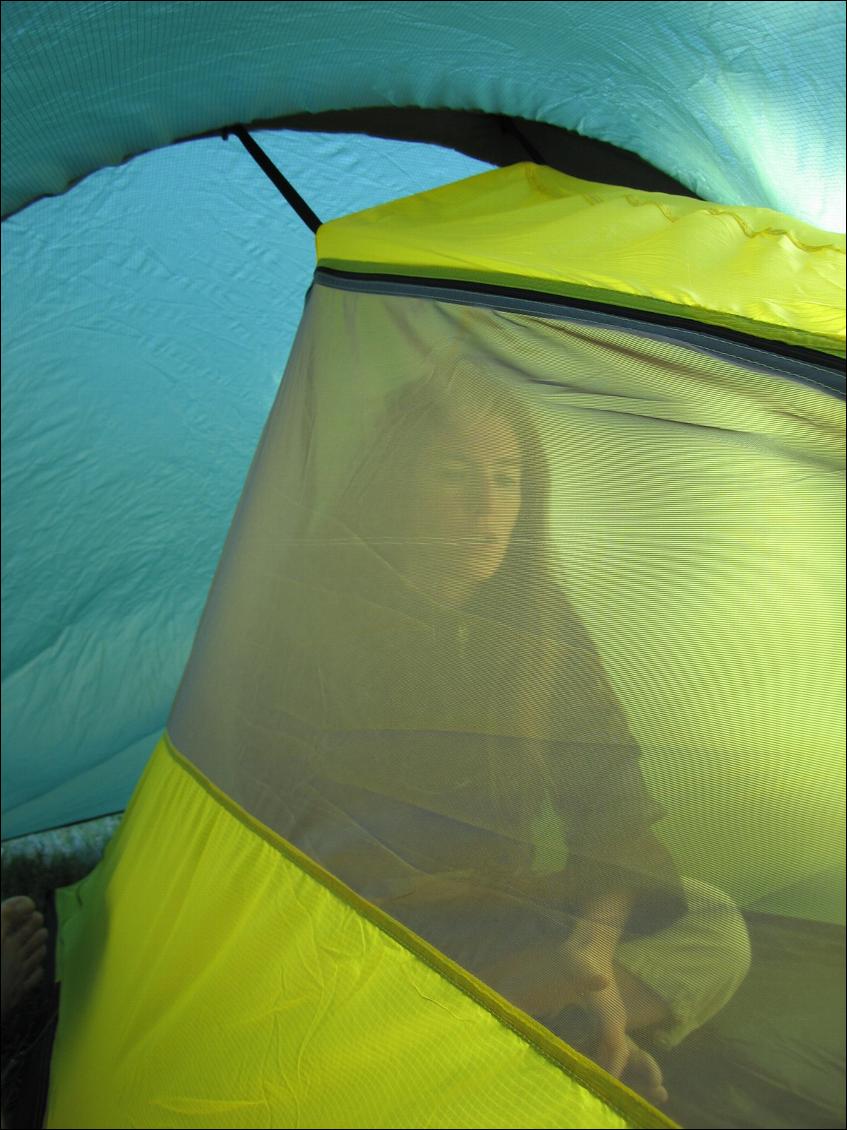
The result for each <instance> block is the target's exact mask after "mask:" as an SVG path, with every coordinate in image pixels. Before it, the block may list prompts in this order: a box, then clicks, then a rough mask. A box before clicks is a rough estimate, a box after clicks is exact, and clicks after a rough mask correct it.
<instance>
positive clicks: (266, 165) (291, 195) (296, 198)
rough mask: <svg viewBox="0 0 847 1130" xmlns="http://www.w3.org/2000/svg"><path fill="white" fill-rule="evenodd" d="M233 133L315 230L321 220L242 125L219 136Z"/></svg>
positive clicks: (314, 230)
mask: <svg viewBox="0 0 847 1130" xmlns="http://www.w3.org/2000/svg"><path fill="white" fill-rule="evenodd" d="M231 133H234V134H235V136H236V137H237V138H238V140H239V141H240V142H241V144H242V145H243V146H244V148H245V149H246V150H247V152H248V153H249V154H250V156H251V157H252V158H253V160H254V161H255V162H256V164H257V165H258V166H259V168H260V169H261V170H262V172H263V173H264V174H265V175H266V176H267V177H268V179H269V180H270V181H272V182H273V184H274V185H275V186H276V187H277V188H278V189H279V191H280V192H281V193H282V195H283V196H284V197H285V199H286V200H287V201H288V203H289V204H290V205H291V207H292V208H293V209H294V211H295V212H296V213H297V215H298V216H299V217H300V219H301V220H302V221H303V223H304V224H305V225H306V227H307V228H308V229H309V230H310V231H313V232H316V231H317V230H318V228H319V227H320V226H321V221H320V220H319V219H318V217H317V216H316V215H315V213H314V212H313V211H312V209H311V208H310V207H309V205H308V204H307V203H306V201H305V200H304V199H303V197H302V196H301V195H300V193H299V192H298V191H297V189H296V188H295V187H294V185H292V184H290V183H289V182H288V181H287V180H286V179H285V177H284V176H283V175H282V173H281V172H280V171H279V169H278V168H277V167H276V165H275V164H274V163H273V161H272V160H271V159H270V157H269V156H268V155H267V153H265V151H264V149H262V148H261V147H260V146H258V145H257V144H256V142H255V141H254V140H253V138H252V137H251V136H250V134H249V133H248V132H247V130H246V129H245V128H244V126H228V127H227V128H226V129H224V130H222V131H221V136H222V137H223V139H224V141H226V139H227V138H228V137H229V135H230V134H231Z"/></svg>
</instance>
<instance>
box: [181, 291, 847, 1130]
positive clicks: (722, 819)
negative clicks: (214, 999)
mask: <svg viewBox="0 0 847 1130" xmlns="http://www.w3.org/2000/svg"><path fill="white" fill-rule="evenodd" d="M841 412H842V406H841V405H840V403H839V402H838V401H837V400H836V399H835V398H834V397H832V396H830V395H828V394H826V393H825V392H823V391H821V390H820V389H818V388H815V387H811V386H808V385H804V384H801V383H798V382H796V381H793V380H788V379H785V378H784V377H783V376H781V375H779V373H778V372H775V371H774V369H773V367H772V366H771V367H770V368H769V369H768V370H767V371H765V369H764V368H761V369H757V368H756V367H755V366H753V365H752V364H751V363H749V362H745V363H743V364H742V363H740V362H739V361H737V360H734V359H733V358H732V357H731V356H730V355H729V353H727V354H726V355H725V356H724V355H722V353H721V350H720V349H714V348H713V349H710V351H709V352H705V351H698V350H697V349H695V348H694V347H693V346H692V345H691V344H681V343H675V342H673V341H669V340H667V338H664V337H661V336H656V335H655V334H653V335H651V334H649V333H647V332H638V331H636V330H633V329H632V328H631V327H629V328H626V327H625V326H622V327H620V328H617V327H615V326H605V327H599V326H591V325H587V324H584V323H580V322H578V321H576V320H569V319H568V318H567V317H553V316H551V317H549V318H548V317H541V316H537V315H528V314H522V313H520V312H516V311H515V310H510V311H504V310H497V309H487V308H484V307H479V306H466V305H462V304H461V303H458V302H440V301H437V300H434V299H431V298H413V297H408V296H393V295H385V294H369V293H348V292H345V291H343V290H340V289H334V288H332V287H330V286H326V285H316V286H315V287H313V290H312V292H311V295H310V298H309V301H308V304H307V309H306V314H305V317H304V321H303V323H302V326H301V329H300V332H299V335H298V339H297V342H296V344H295V348H294V351H293V354H292V359H291V361H290V364H289V368H288V371H287V372H286V375H285V378H284V381H283V384H282V388H281V391H280V395H279V399H278V402H277V405H276V407H275V409H274V412H273V413H272V416H271V418H270V420H269V422H268V425H267V428H266V430H265V434H264V436H263V439H262V442H261V445H260V448H259V451H258V453H257V456H256V459H255V461H254V464H253V467H252V469H251V473H250V476H249V478H248V482H247V486H246V488H245V492H244V496H243V498H242V502H241V504H240V507H239V510H238V512H237V515H236V519H235V521H234V524H233V527H232V530H231V533H230V537H229V540H228V543H227V547H226V549H225V552H224V555H223V558H222V561H221V565H220V567H219V571H218V575H217V577H216V580H215V583H214V585H213V588H212V591H211V594H210V597H209V602H208V605H207V609H206V612H205V615H204V619H203V622H202V624H201V628H200V631H199V633H198V637H197V640H196V643H195V648H194V652H193V655H192V658H191V661H190V663H189V665H188V668H187V671H186V675H185V678H184V681H183V684H182V687H181V690H180V693H179V695H178V697H177V701H176V704H175V707H174V711H173V715H172V717H171V721H170V725H169V732H170V735H171V737H172V738H173V740H174V742H175V744H176V746H177V747H178V749H179V750H180V751H181V752H182V753H183V754H185V755H186V756H187V757H189V758H190V759H191V760H192V761H193V762H194V763H195V764H196V765H197V766H198V767H199V768H200V769H201V770H202V771H203V773H205V774H206V775H207V776H208V777H210V778H211V779H212V780H213V781H214V782H215V784H217V785H218V786H219V787H220V788H221V789H223V790H224V791H225V792H226V793H228V794H229V795H230V796H231V797H232V798H233V799H234V800H235V801H237V802H238V803H239V804H241V805H243V806H244V807H245V808H246V809H247V810H248V811H249V812H250V813H252V814H253V815H255V816H256V817H257V818H258V819H260V820H261V821H263V822H264V823H265V824H267V825H268V826H269V827H271V828H272V829H274V830H275V831H276V832H278V833H280V834H281V835H282V836H284V837H285V838H286V839H288V840H289V841H291V842H292V843H294V844H295V845H296V846H297V847H298V848H300V849H302V850H303V851H305V852H306V853H308V854H309V855H311V856H312V857H313V858H314V859H316V860H317V861H318V862H319V863H321V864H322V865H323V866H324V867H326V868H327V869H328V870H330V871H331V872H333V873H334V874H335V875H336V876H338V877H339V878H340V879H342V880H343V881H344V882H345V883H347V884H348V885H349V886H351V887H352V888H353V889H354V890H356V891H357V892H358V893H360V894H361V895H363V896H365V897H366V898H367V899H369V900H371V901H372V902H374V903H376V904H378V905H379V906H381V907H382V908H384V909H385V910H387V911H388V912H389V913H390V914H392V915H393V916H394V917H396V918H397V919H398V920H400V921H401V922H403V923H404V924H405V925H407V926H409V927H411V928H412V929H413V930H415V931H416V932H417V933H418V934H420V935H421V936H422V937H424V938H425V939H426V940H427V941H429V942H431V943H432V944H434V945H436V946H437V947H438V948H439V949H441V950H442V951H443V952H445V953H446V954H447V955H448V956H449V957H450V958H452V959H453V960H455V961H457V962H459V963H460V964H462V965H463V966H464V967H465V968H467V969H468V970H470V971H471V972H472V973H474V974H475V975H476V976H478V977H480V978H481V979H482V980H484V981H486V982H487V983H488V984H489V985H491V986H492V987H493V988H494V989H495V990H497V991H498V992H500V993H501V994H502V995H503V996H505V997H507V998H508V999H509V1000H510V1001H511V1002H513V1003H515V1004H517V1005H519V1006H520V1007H522V1008H524V1009H525V1010H526V1011H527V1012H529V1013H531V1014H532V1015H533V1016H535V1017H536V1018H538V1019H540V1020H541V1021H542V1022H543V1023H545V1024H546V1025H548V1026H549V1027H550V1029H551V1030H552V1031H553V1032H555V1033H556V1034H558V1035H560V1036H562V1037H563V1038H564V1039H565V1040H566V1041H567V1042H568V1043H570V1044H572V1045H573V1046H576V1047H578V1048H579V1049H580V1050H583V1051H585V1052H586V1053H587V1054H588V1055H590V1056H592V1057H593V1058H594V1059H595V1060H596V1061H597V1062H599V1063H600V1064H601V1065H602V1066H604V1067H606V1068H607V1069H608V1070H610V1071H612V1072H613V1073H614V1074H617V1075H619V1076H621V1077H622V1078H623V1079H624V1081H625V1082H627V1083H629V1084H630V1085H631V1086H632V1087H633V1088H635V1089H636V1090H639V1091H640V1092H641V1093H643V1094H644V1095H646V1096H647V1097H648V1098H650V1099H651V1100H652V1101H654V1102H663V1101H665V1095H664V1092H663V1087H664V1086H665V1085H666V1084H667V1083H668V1080H669V1079H670V1080H672V1081H673V1087H672V1088H670V1089H671V1090H672V1091H673V1088H677V1090H676V1092H675V1093H672V1095H671V1102H672V1103H673V1102H674V1101H677V1102H683V1101H684V1095H685V1094H686V1093H689V1094H692V1093H693V1092H694V1091H695V1090H696V1084H697V1081H698V1080H699V1079H701V1078H703V1077H704V1072H708V1071H709V1070H711V1071H712V1072H713V1073H718V1072H719V1071H721V1070H724V1069H723V1068H722V1067H721V1064H722V1063H723V1062H724V1059H726V1063H727V1065H728V1066H727V1067H726V1071H729V1072H730V1073H732V1072H735V1073H736V1076H737V1074H738V1072H741V1073H742V1075H743V1073H744V1072H745V1071H746V1072H748V1074H749V1075H751V1076H754V1077H756V1078H758V1079H761V1078H762V1076H765V1077H767V1078H773V1079H774V1080H782V1081H784V1080H785V1078H786V1077H788V1075H789V1074H790V1071H789V1069H790V1067H791V1065H792V1064H793V1065H796V1064H797V1063H798V1062H801V1061H802V1062H809V1061H812V1062H814V1063H816V1064H819V1063H820V1062H823V1061H826V1062H828V1063H832V1062H833V1059H834V1057H835V1056H836V1053H835V1052H834V1051H833V1043H834V1041H836V1040H837V1034H838V1031H839V1021H838V1017H837V1016H835V1017H833V1016H832V1014H831V1013H830V1014H829V1015H827V1011H826V1009H827V1007H830V1008H831V999H832V998H831V987H827V986H828V985H829V982H828V981H822V982H819V983H817V990H816V989H815V986H812V987H810V988H809V989H808V991H805V992H803V993H801V994H799V996H801V997H802V1003H800V1004H798V1005H796V1006H792V1008H793V1011H792V1010H791V1009H789V1008H787V1007H786V1006H785V1004H784V1003H782V1004H781V1003H780V994H782V995H783V997H784V994H785V992H786V986H788V985H794V986H799V985H800V980H801V979H802V978H803V977H808V976H809V967H810V966H809V963H810V960H811V961H812V965H814V961H815V954H816V953H817V954H823V955H825V957H820V962H819V969H820V972H821V976H822V977H823V976H826V977H828V976H829V975H830V973H829V971H830V970H831V969H832V967H833V962H832V959H833V955H837V954H840V953H841V952H842V951H843V943H842V941H841V933H840V931H839V930H838V928H837V927H836V926H834V925H833V923H834V922H835V921H836V920H837V918H838V908H837V905H836V904H837V894H838V890H839V886H838V882H837V879H836V878H835V877H834V876H835V874H836V871H837V868H838V866H839V858H838V852H837V849H836V846H835V845H837V844H838V842H839V838H840V837H839V831H838V829H839V828H840V822H841V820H842V811H843V800H842V798H843V784H842V781H841V778H840V776H839V769H838V763H839V761H840V756H839V753H840V750H841V748H842V747H843V730H842V731H839V727H840V726H842V727H843V721H842V720H843V709H842V708H841V706H840V705H839V704H840V703H841V701H842V699H843V685H842V683H841V680H842V679H843V669H844V662H843V633H842V631H841V627H840V624H841V619H842V618H843V573H842V562H843V505H842V492H843V451H842V449H841V443H842V437H843V423H842V421H841V418H840V417H841ZM775 908H777V909H778V910H779V916H777V915H776V914H775V913H774V909H775ZM798 930H799V931H800V935H801V936H802V938H803V939H804V941H803V944H802V946H801V947H800V949H801V953H800V955H799V956H798V944H797V937H798ZM757 931H758V932H759V933H761V932H762V931H765V932H766V934H767V939H768V945H769V946H770V949H769V950H768V953H769V954H770V955H771V959H770V960H769V961H768V962H762V964H761V966H757V964H756V961H755V954H756V938H757V936H758V934H757ZM751 936H752V938H753V942H754V944H753V946H752V947H751ZM781 939H786V941H785V944H784V945H781ZM815 947H817V948H815ZM751 953H752V954H753V961H752V965H751ZM774 954H775V955H776V957H775V958H774V956H773V955H774ZM777 987H779V991H777ZM821 990H823V991H821ZM816 991H817V996H815V992H816ZM745 994H746V996H745ZM804 1008H805V1009H806V1010H808V1009H812V1010H814V1017H813V1021H814V1022H813V1023H810V1024H809V1025H808V1027H809V1030H810V1031H813V1032H814V1036H813V1037H812V1043H811V1045H804V1046H803V1047H802V1048H798V1047H797V1043H796V1040H795V1039H794V1037H793V1036H792V1032H793V1031H794V1030H796V1028H797V1026H798V1024H800V1023H801V1021H802V1017H800V1016H799V1014H798V1009H799V1010H800V1011H802V1009H804ZM757 1010H758V1011H757ZM727 1018H729V1019H727ZM745 1024H746V1026H747V1027H746V1028H745V1029H744V1030H745V1031H748V1032H749V1029H750V1028H753V1029H754V1030H755V1031H756V1032H759V1033H760V1036H759V1037H756V1038H754V1039H752V1040H750V1039H747V1044H745V1048H746V1050H745V1053H744V1055H746V1057H747V1059H746V1061H745V1059H744V1055H740V1053H739V1052H738V1041H737V1039H736V1037H737V1033H738V1031H739V1030H741V1028H744V1025H745ZM739 1025H740V1027H739ZM775 1031H776V1032H777V1033H778V1038H777V1039H776V1044H775V1045H774V1032H775ZM707 1037H708V1038H707ZM698 1040H699V1041H700V1044H698V1045H697V1046H698V1047H701V1045H702V1048H703V1049H705V1050H701V1051H700V1052H699V1053H698V1054H697V1055H696V1056H694V1057H690V1063H688V1065H687V1066H686V1058H685V1054H684V1051H685V1049H686V1047H691V1046H694V1045H693V1044H692V1042H691V1041H695V1042H696V1041H698ZM733 1040H735V1041H736V1042H735V1043H733ZM769 1041H770V1043H769ZM727 1049H729V1050H727ZM730 1061H731V1062H730ZM674 1071H677V1072H682V1076H679V1075H676V1076H675V1075H674ZM686 1072H687V1073H688V1074H687V1075H686ZM663 1075H664V1078H665V1081H664V1083H663V1082H662V1081H661V1080H662V1076H663ZM736 1076H733V1078H736ZM824 1076H825V1077H826V1079H828V1080H829V1084H827V1085H830V1086H831V1083H832V1076H831V1074H827V1072H826V1071H824ZM798 1078H799V1079H800V1081H799V1082H797V1083H796V1086H795V1087H794V1090H795V1091H796V1092H797V1094H802V1095H805V1097H806V1100H807V1101H809V1102H811V1103H812V1104H813V1106H814V1104H815V1103H818V1107H815V1108H814V1115H815V1117H816V1118H817V1119H818V1121H817V1122H814V1123H811V1122H810V1123H809V1124H815V1125H825V1124H828V1123H827V1122H826V1119H827V1118H829V1117H830V1114H832V1107H833V1104H834V1106H837V1105H838V1101H839V1100H838V1098H837V1097H836V1096H835V1091H834V1090H832V1088H831V1093H832V1096H833V1097H832V1100H831V1102H830V1099H829V1098H826V1097H824V1098H823V1099H822V1098H821V1095H822V1094H823V1095H824V1096H826V1095H827V1094H828V1092H827V1091H826V1086H827V1085H824V1086H823V1088H821V1087H820V1086H818V1087H817V1088H816V1089H814V1088H810V1087H809V1086H807V1083H806V1081H805V1080H804V1078H803V1076H802V1071H801V1072H800V1076H799V1077H798ZM736 1081H737V1080H736ZM736 1089H737V1088H736ZM812 1090H814V1096H813V1097H811V1098H810V1097H809V1096H810V1095H811V1092H812ZM769 1101H770V1100H769V1099H766V1098H762V1097H761V1096H759V1097H758V1098H757V1099H756V1098H752V1099H751V1100H750V1103H751V1104H752V1106H751V1110H746V1111H745V1117H747V1118H749V1119H750V1122H749V1124H752V1125H774V1124H775V1123H774V1122H773V1121H772V1111H771V1110H770V1109H769V1108H768V1102H769ZM677 1109H678V1110H683V1113H684V1109H683V1107H678V1108H677ZM704 1110H705V1113H702V1115H701V1116H702V1118H703V1119H704V1120H705V1121H704V1124H706V1125H716V1124H721V1123H719V1122H715V1121H714V1119H715V1118H717V1117H718V1116H719V1115H718V1112H717V1111H716V1109H715V1108H714V1104H712V1105H711V1106H710V1102H709V1100H708V1098H707V1099H706V1100H705V1105H704ZM807 1114H808V1111H807ZM696 1117H697V1116H695V1115H692V1118H695V1119H696ZM832 1117H834V1118H835V1117H837V1116H836V1115H835V1114H832ZM710 1120H711V1121H710Z"/></svg>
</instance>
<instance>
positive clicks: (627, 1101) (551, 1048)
mask: <svg viewBox="0 0 847 1130" xmlns="http://www.w3.org/2000/svg"><path fill="white" fill-rule="evenodd" d="M161 746H162V747H163V748H164V750H165V751H166V752H167V754H168V755H169V756H170V757H171V758H172V760H173V761H174V763H175V764H176V765H177V767H178V768H180V769H182V770H183V771H184V772H186V773H187V774H188V775H189V776H190V777H191V778H192V779H193V780H194V781H195V782H196V783H197V784H198V785H200V787H201V788H202V789H204V791H205V792H206V793H207V794H208V795H209V797H210V798H211V799H212V800H213V801H214V802H216V803H217V804H219V805H220V806H221V807H223V808H225V809H226V810H227V812H229V814H230V815H231V816H233V817H235V819H237V820H238V821H239V822H240V823H241V824H242V825H244V826H245V827H246V828H247V829H249V831H251V832H252V833H253V834H255V835H257V836H259V837H261V838H262V839H263V840H264V841H265V842H266V843H268V844H269V845H270V846H271V847H273V848H274V849H275V850H276V851H278V852H279V853H280V854H281V855H283V856H284V857H285V859H286V860H288V862H290V863H292V864H293V865H294V866H295V867H298V868H300V869H301V870H302V871H304V872H306V874H308V875H309V876H310V877H311V878H312V879H314V880H315V881H316V882H318V883H320V884H321V885H322V886H324V887H326V888H327V889H328V890H329V891H330V892H331V893H332V894H333V895H335V896H336V897H337V898H339V899H341V900H342V901H343V902H344V903H345V904H346V905H347V906H349V907H350V908H351V909H352V910H354V911H355V912H356V913H357V914H360V915H362V916H363V917H365V918H366V919H367V920H368V921H369V922H370V923H372V924H373V925H374V926H376V927H377V928H378V929H379V930H381V931H382V932H384V933H386V934H387V935H388V936H389V937H391V938H392V940H393V941H395V942H396V943H398V944H399V945H401V946H403V947H404V948H405V949H407V950H408V951H410V952H411V953H412V954H413V955H414V956H415V957H416V958H418V959H419V960H420V961H422V962H424V963H425V964H426V965H427V966H429V967H430V968H431V969H433V970H434V971H435V972H436V973H438V974H439V975H440V976H442V977H444V978H445V979H446V980H447V981H449V982H450V984H452V985H453V986H454V987H455V988H457V989H459V991H461V992H462V993H464V994H465V995H466V996H468V997H470V998H471V999H472V1000H473V1001H474V1002H475V1003H476V1004H478V1005H480V1006H481V1007H482V1008H484V1009H485V1010H486V1011H487V1012H489V1013H490V1014H491V1015H492V1016H494V1018H495V1019H496V1020H498V1021H500V1023H502V1024H504V1025H505V1026H506V1027H508V1028H509V1029H510V1030H511V1031H512V1032H514V1033H515V1034H516V1035H518V1036H519V1037H520V1038H522V1039H523V1040H525V1041H526V1042H527V1043H528V1044H529V1045H530V1046H531V1047H532V1048H533V1049H534V1050H535V1051H536V1052H538V1054H540V1055H542V1056H543V1057H544V1058H545V1059H547V1060H548V1061H551V1062H552V1063H554V1064H555V1065H556V1066H557V1067H559V1068H561V1069H563V1070H564V1071H565V1073H566V1074H567V1075H569V1076H570V1077H571V1078H572V1079H574V1080H575V1081H576V1082H577V1083H579V1084H580V1085H581V1086H583V1087H585V1088H586V1089H587V1090H588V1091H590V1092H591V1094H593V1095H594V1096H595V1098H597V1099H599V1100H600V1101H601V1102H603V1103H605V1104H606V1105H607V1106H608V1107H610V1108H611V1109H612V1110H613V1111H614V1112H615V1113H616V1114H618V1115H620V1116H621V1117H622V1118H625V1119H627V1120H628V1121H629V1122H632V1123H633V1124H634V1125H635V1126H637V1127H640V1128H643V1130H654V1128H655V1130H680V1128H679V1126H678V1124H677V1123H675V1122H673V1121H672V1120H671V1119H669V1118H668V1117H667V1116H666V1115H664V1114H663V1113H662V1112H661V1111H660V1110H658V1109H657V1108H656V1107H654V1106H652V1105H651V1104H650V1103H648V1102H647V1101H646V1100H645V1099H643V1098H642V1097H641V1096H640V1095H638V1094H636V1093H635V1092H634V1091H632V1090H630V1089H629V1088H628V1087H627V1086H625V1085H624V1084H623V1083H621V1082H620V1081H619V1080H617V1079H615V1078H614V1077H613V1076H611V1075H609V1074H608V1073H607V1072H605V1071H604V1070H603V1069H602V1068H601V1067H598V1065H597V1064H595V1063H593V1062H592V1061H591V1060H590V1059H587V1058H586V1057H585V1056H582V1055H580V1054H579V1052H577V1051H575V1050H574V1049H573V1048H570V1047H568V1045H567V1044H565V1043H563V1042H562V1041H561V1040H559V1039H558V1038H557V1037H556V1036H554V1035H553V1033H552V1032H550V1031H549V1029H547V1028H545V1027H544V1026H543V1025H542V1024H539V1023H538V1022H537V1021H535V1020H533V1019H532V1017H530V1016H528V1015H527V1014H526V1013H524V1012H522V1011H521V1010H520V1009H518V1008H516V1007H515V1006H514V1005H511V1004H510V1003H509V1002H508V1001H507V1000H505V999H504V998H503V997H501V996H499V995H498V994H497V993H495V992H494V991H493V990H492V989H490V988H489V987H488V986H487V985H485V984H484V983H483V982H482V981H479V980H477V978H475V977H474V976H473V975H472V974H470V973H468V972H467V971H466V970H465V969H463V968H462V967H461V966H460V965H457V964H456V963H455V962H453V961H451V960H450V959H449V958H448V957H446V956H445V955H444V954H443V953H441V952H440V951H439V950H437V949H436V948H435V947H434V946H431V945H430V944H429V943H428V942H426V941H424V939H423V938H420V937H419V936H418V935H417V934H415V933H413V932H412V931H411V930H409V929H407V928H406V927H405V926H403V925H402V924H401V923H400V922H397V921H396V920H395V919H393V918H392V917H391V916H390V915H388V914H386V913H385V912H384V911H382V910H380V909H379V907H377V906H375V905H374V904H373V903H370V902H368V901H367V899H364V898H362V897H361V895H358V894H356V892H355V891H353V890H352V889H351V888H350V887H348V886H347V885H346V884H345V883H342V882H341V880H340V879H337V878H336V877H335V876H334V875H332V873H331V872H329V871H326V870H325V869H324V868H323V867H321V865H320V864H319V863H316V862H315V861H314V860H313V859H311V858H310V857H309V856H307V855H305V854H304V853H303V852H301V851H300V850H299V849H298V848H296V847H295V846H294V845H293V844H291V843H289V842H288V841H287V840H285V839H283V837H282V836H279V835H278V834H277V833H276V832H274V831H273V830H272V829H270V828H268V827H267V826H266V825H265V824H262V823H261V821H259V820H257V819H256V818H255V817H253V816H251V815H250V813H249V812H247V811H246V810H245V809H243V808H242V807H241V806H240V805H239V804H237V803H236V802H235V801H234V800H232V798H231V797H229V796H227V795H226V793H224V792H222V791H221V790H220V789H219V788H218V787H217V786H216V785H215V784H214V783H213V782H212V781H210V780H209V779H208V778H207V777H206V776H205V775H204V774H203V773H202V772H201V771H200V770H199V769H198V768H197V767H196V766H195V765H194V764H193V763H192V762H191V761H189V760H188V758H186V757H184V756H183V755H182V754H181V753H180V752H179V750H178V749H177V748H176V746H175V745H174V744H173V742H172V741H171V739H170V736H169V735H168V733H167V732H165V733H163V735H162V740H161Z"/></svg>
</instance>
